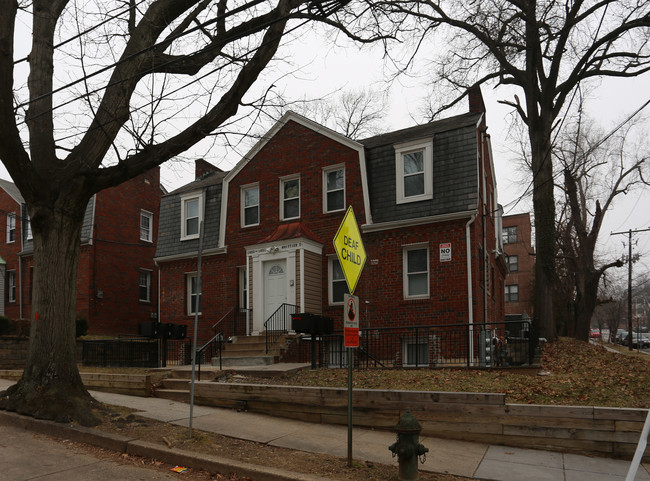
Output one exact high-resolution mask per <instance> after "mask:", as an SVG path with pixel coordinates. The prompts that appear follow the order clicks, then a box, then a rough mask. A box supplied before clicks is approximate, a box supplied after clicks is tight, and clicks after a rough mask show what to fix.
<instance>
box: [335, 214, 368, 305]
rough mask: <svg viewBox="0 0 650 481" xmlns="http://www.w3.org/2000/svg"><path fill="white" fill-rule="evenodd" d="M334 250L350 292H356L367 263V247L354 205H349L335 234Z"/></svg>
mask: <svg viewBox="0 0 650 481" xmlns="http://www.w3.org/2000/svg"><path fill="white" fill-rule="evenodd" d="M334 250H335V251H336V255H337V256H338V258H339V262H340V263H341V268H342V269H343V274H344V275H345V281H346V282H347V283H348V289H349V290H350V294H352V293H354V289H355V287H357V282H359V277H360V276H361V271H362V270H363V266H364V265H365V264H366V249H365V248H364V247H363V242H362V241H361V232H359V226H358V225H357V219H356V218H355V217H354V211H353V210H352V206H350V207H348V211H347V212H346V213H345V217H344V218H343V222H341V225H340V226H339V230H338V231H336V235H335V236H334Z"/></svg>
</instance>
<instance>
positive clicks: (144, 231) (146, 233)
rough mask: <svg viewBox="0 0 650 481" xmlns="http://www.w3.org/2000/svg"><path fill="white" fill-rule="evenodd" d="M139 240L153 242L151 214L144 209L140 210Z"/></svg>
mask: <svg viewBox="0 0 650 481" xmlns="http://www.w3.org/2000/svg"><path fill="white" fill-rule="evenodd" d="M140 240H143V241H146V242H153V214H152V213H151V212H148V211H146V210H141V211H140Z"/></svg>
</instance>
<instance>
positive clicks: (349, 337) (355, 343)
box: [343, 327, 359, 347]
mask: <svg viewBox="0 0 650 481" xmlns="http://www.w3.org/2000/svg"><path fill="white" fill-rule="evenodd" d="M343 332H344V344H345V347H359V329H354V328H350V327H346V328H344V329H343Z"/></svg>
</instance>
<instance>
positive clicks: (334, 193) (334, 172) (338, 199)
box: [323, 165, 345, 212]
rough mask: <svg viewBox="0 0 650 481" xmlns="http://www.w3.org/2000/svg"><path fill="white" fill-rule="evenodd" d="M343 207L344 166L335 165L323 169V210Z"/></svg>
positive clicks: (339, 209) (327, 210) (330, 210)
mask: <svg viewBox="0 0 650 481" xmlns="http://www.w3.org/2000/svg"><path fill="white" fill-rule="evenodd" d="M344 209H345V168H344V167H343V166H340V165H337V166H333V167H327V168H325V169H323V212H337V211H341V210H344Z"/></svg>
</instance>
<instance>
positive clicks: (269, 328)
mask: <svg viewBox="0 0 650 481" xmlns="http://www.w3.org/2000/svg"><path fill="white" fill-rule="evenodd" d="M299 309H300V307H299V306H296V305H294V304H287V303H286V302H285V303H283V304H281V305H280V307H278V308H277V309H276V310H275V312H274V313H273V314H271V315H270V316H269V318H268V319H267V320H266V321H265V322H264V333H265V336H266V354H268V353H269V352H271V348H272V347H273V345H274V344H275V343H276V341H277V340H278V339H280V337H281V336H282V334H284V333H286V332H288V331H289V329H288V328H287V317H288V316H289V315H291V314H295V313H296V312H298V311H299Z"/></svg>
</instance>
